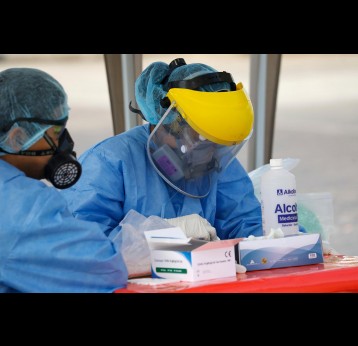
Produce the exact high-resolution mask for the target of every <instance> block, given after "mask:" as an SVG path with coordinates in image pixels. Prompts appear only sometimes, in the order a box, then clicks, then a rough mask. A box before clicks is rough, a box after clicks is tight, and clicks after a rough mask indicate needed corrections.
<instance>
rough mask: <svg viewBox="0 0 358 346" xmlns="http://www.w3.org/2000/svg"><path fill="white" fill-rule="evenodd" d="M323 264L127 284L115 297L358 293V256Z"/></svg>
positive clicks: (335, 257)
mask: <svg viewBox="0 0 358 346" xmlns="http://www.w3.org/2000/svg"><path fill="white" fill-rule="evenodd" d="M324 261H325V262H324V263H322V264H312V265H307V266H300V267H288V268H278V269H270V270H258V271H252V272H246V273H245V274H237V275H236V277H230V278H226V279H218V280H208V281H199V282H184V281H182V282H175V283H166V284H162V285H156V286H148V285H140V284H134V283H128V286H127V288H125V289H120V290H117V291H116V293H239V292H241V293H269V292H272V293H273V292H275V293H283V292H290V293H319V292H358V256H325V259H324Z"/></svg>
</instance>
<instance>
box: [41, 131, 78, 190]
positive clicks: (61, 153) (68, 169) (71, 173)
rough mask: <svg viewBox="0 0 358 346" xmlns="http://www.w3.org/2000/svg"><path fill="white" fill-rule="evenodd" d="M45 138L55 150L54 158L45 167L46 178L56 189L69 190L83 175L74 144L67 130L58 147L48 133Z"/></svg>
mask: <svg viewBox="0 0 358 346" xmlns="http://www.w3.org/2000/svg"><path fill="white" fill-rule="evenodd" d="M44 138H45V140H46V141H47V143H48V144H49V145H50V146H51V148H52V150H54V154H53V156H52V158H51V159H50V161H49V162H48V164H47V165H46V167H45V178H46V179H47V180H48V181H50V182H51V183H52V184H53V186H55V187H56V188H58V189H67V188H68V187H70V186H72V185H74V184H75V183H76V182H77V180H78V179H79V178H80V176H81V173H82V168H81V165H80V163H79V162H78V161H77V159H76V153H75V152H74V151H73V147H74V142H73V140H72V138H71V136H70V134H69V132H68V131H67V129H64V130H63V132H62V134H61V136H60V138H59V145H58V147H56V145H55V143H53V141H52V139H51V138H50V137H49V136H48V135H47V134H46V132H45V134H44Z"/></svg>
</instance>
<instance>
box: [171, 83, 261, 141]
mask: <svg viewBox="0 0 358 346" xmlns="http://www.w3.org/2000/svg"><path fill="white" fill-rule="evenodd" d="M167 97H168V98H169V100H170V102H171V103H172V104H174V107H175V108H176V109H177V111H178V112H179V113H180V114H181V116H182V117H183V118H184V119H185V120H186V122H187V123H188V124H189V125H190V126H191V127H192V128H193V129H194V130H195V131H197V132H198V133H199V134H201V135H202V136H203V137H205V138H206V139H208V140H210V141H213V142H214V143H217V144H222V145H235V144H239V143H241V142H242V141H244V140H245V139H247V138H248V136H249V135H250V133H251V131H252V128H253V123H254V112H253V108H252V104H251V101H250V99H249V97H248V96H247V94H246V92H245V90H244V88H243V85H242V84H241V83H239V84H237V86H236V90H235V91H225V92H202V91H196V90H190V89H181V88H173V89H170V90H169V92H168V94H167Z"/></svg>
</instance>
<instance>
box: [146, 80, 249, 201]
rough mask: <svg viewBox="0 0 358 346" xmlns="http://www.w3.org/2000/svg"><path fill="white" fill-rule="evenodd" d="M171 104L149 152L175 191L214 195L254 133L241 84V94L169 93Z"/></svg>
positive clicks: (238, 89) (152, 138)
mask: <svg viewBox="0 0 358 346" xmlns="http://www.w3.org/2000/svg"><path fill="white" fill-rule="evenodd" d="M167 97H168V98H169V100H170V101H171V105H170V106H169V108H168V109H167V111H166V112H165V114H164V115H163V116H162V118H161V120H160V121H159V123H158V124H157V125H156V126H155V128H154V130H153V131H152V132H151V134H150V136H149V138H148V142H147V154H148V157H149V160H150V162H151V163H152V165H153V167H154V168H155V170H156V171H157V173H158V174H159V175H160V176H161V177H162V178H163V179H164V180H165V181H166V182H167V183H168V184H169V185H170V186H172V187H173V188H174V189H176V190H177V191H179V192H181V193H183V194H184V195H187V196H189V197H194V198H202V197H205V196H207V195H208V194H209V192H210V189H211V188H212V187H213V186H214V185H215V184H216V183H217V180H218V177H219V175H220V173H221V172H223V171H224V169H225V168H226V167H227V166H228V165H229V164H230V162H231V161H232V160H233V159H234V158H235V157H236V156H237V154H238V152H239V151H240V150H241V148H242V147H243V145H244V144H245V143H246V142H247V140H248V138H249V137H250V135H251V133H252V127H253V111H252V106H251V102H250V100H249V98H248V97H247V96H246V94H245V92H244V90H243V88H242V85H241V84H238V87H237V90H236V91H226V92H202V91H193V90H189V89H180V88H173V89H170V90H169V92H168V94H167Z"/></svg>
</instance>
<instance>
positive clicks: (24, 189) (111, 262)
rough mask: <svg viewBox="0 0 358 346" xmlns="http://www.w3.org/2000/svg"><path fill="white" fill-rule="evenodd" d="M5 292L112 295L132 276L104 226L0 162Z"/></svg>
mask: <svg viewBox="0 0 358 346" xmlns="http://www.w3.org/2000/svg"><path fill="white" fill-rule="evenodd" d="M0 210H1V217H0V292H113V291H114V290H115V289H118V288H122V287H125V285H126V282H127V278H128V273H127V269H126V266H125V264H124V261H123V259H122V256H121V254H120V252H118V251H117V248H120V244H114V243H113V242H112V241H111V240H110V239H109V238H108V237H107V236H106V229H105V228H104V226H103V225H100V224H97V223H94V222H88V221H82V220H78V219H76V218H74V217H73V215H72V214H71V213H70V211H69V210H68V209H67V203H66V200H65V199H64V198H63V196H62V195H61V194H60V193H59V191H58V190H56V189H55V188H53V187H49V186H47V185H46V184H44V182H42V181H39V180H35V179H31V178H28V177H26V176H25V175H24V173H23V172H22V171H20V170H18V169H17V168H15V167H14V166H12V165H10V164H8V163H7V162H5V161H3V160H0Z"/></svg>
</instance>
